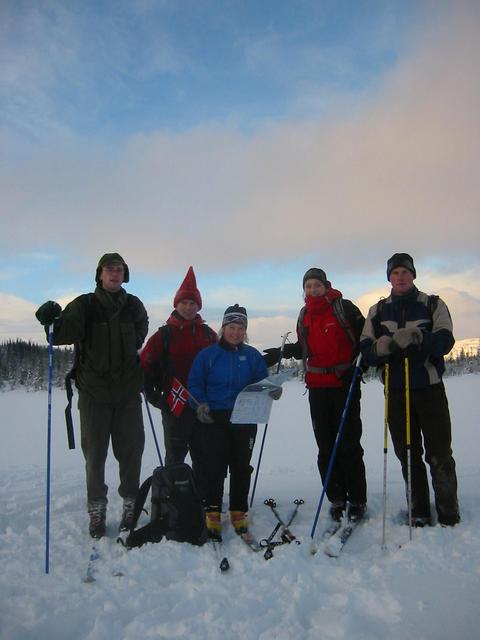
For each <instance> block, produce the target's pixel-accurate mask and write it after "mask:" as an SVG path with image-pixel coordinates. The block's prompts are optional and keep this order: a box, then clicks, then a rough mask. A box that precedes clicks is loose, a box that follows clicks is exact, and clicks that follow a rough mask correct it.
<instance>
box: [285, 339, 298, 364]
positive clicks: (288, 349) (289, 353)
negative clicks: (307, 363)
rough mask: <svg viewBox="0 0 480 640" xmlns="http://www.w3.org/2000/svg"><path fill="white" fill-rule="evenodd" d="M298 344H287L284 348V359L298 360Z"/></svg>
mask: <svg viewBox="0 0 480 640" xmlns="http://www.w3.org/2000/svg"><path fill="white" fill-rule="evenodd" d="M297 345H298V343H296V344H295V343H294V342H289V343H288V344H285V345H284V347H283V356H282V357H283V358H285V359H286V360H289V359H290V358H297V350H298V348H299V347H298V346H297Z"/></svg>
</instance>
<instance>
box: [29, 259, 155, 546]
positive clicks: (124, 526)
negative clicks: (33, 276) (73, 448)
mask: <svg viewBox="0 0 480 640" xmlns="http://www.w3.org/2000/svg"><path fill="white" fill-rule="evenodd" d="M129 277H130V274H129V269H128V266H127V264H126V263H125V261H124V259H123V258H122V257H121V256H120V255H119V254H118V253H106V254H105V255H103V256H102V257H101V258H100V260H99V262H98V266H97V270H96V274H95V281H96V284H97V286H96V289H95V292H94V293H87V294H83V295H81V296H78V297H77V298H75V299H74V300H73V301H72V302H70V303H69V304H68V305H67V306H66V307H65V309H64V310H63V311H62V309H61V307H60V305H59V304H58V303H57V302H53V301H51V300H50V301H48V302H45V303H44V304H43V305H42V306H41V307H40V308H39V309H38V310H37V312H36V317H37V319H38V320H39V321H40V322H41V324H43V325H44V326H45V327H46V328H48V326H49V325H51V324H52V323H53V343H54V344H55V345H66V344H75V349H76V372H75V381H76V386H77V389H78V393H79V399H78V408H79V411H80V428H81V443H82V451H83V455H84V457H85V469H86V481H87V508H88V513H89V516H90V524H89V532H90V535H91V536H92V537H93V538H100V537H102V536H103V535H104V534H105V528H106V511H107V491H108V487H107V485H106V484H105V461H106V458H107V453H108V447H109V442H110V439H111V440H112V449H113V453H114V455H115V458H116V459H117V460H118V463H119V475H120V485H119V488H118V492H119V494H120V496H121V497H122V498H123V514H122V519H121V522H120V526H119V529H120V530H121V531H122V530H128V529H129V528H130V525H131V524H132V522H133V506H134V503H135V498H136V495H137V492H138V487H139V481H140V471H141V462H142V454H143V448H144V442H145V434H144V428H143V417H142V405H141V396H140V392H141V390H142V387H143V373H142V369H141V367H140V362H139V357H138V350H139V349H140V347H141V346H142V344H143V341H144V340H145V337H146V335H147V333H148V317H147V312H146V310H145V307H144V306H143V304H142V302H141V301H140V300H139V299H138V298H137V297H136V296H134V295H132V294H129V293H127V292H126V291H125V289H124V288H123V287H122V284H123V283H124V282H128V281H129Z"/></svg>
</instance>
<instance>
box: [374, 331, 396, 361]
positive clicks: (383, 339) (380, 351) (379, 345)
mask: <svg viewBox="0 0 480 640" xmlns="http://www.w3.org/2000/svg"><path fill="white" fill-rule="evenodd" d="M396 348H397V345H396V344H395V342H394V341H393V339H392V338H391V337H390V336H380V338H378V340H377V341H376V343H375V351H376V354H377V356H378V357H379V358H385V357H386V356H389V355H390V354H391V353H393V352H394V351H395V349H396Z"/></svg>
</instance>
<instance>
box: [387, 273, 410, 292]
mask: <svg viewBox="0 0 480 640" xmlns="http://www.w3.org/2000/svg"><path fill="white" fill-rule="evenodd" d="M413 280H414V278H413V273H412V272H411V271H409V270H408V269H405V267H397V268H396V269H393V271H392V272H391V273H390V284H391V285H392V290H393V293H394V294H395V295H396V296H404V295H405V294H406V293H408V292H409V291H410V289H411V288H412V287H413Z"/></svg>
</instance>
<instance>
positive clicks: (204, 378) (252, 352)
mask: <svg viewBox="0 0 480 640" xmlns="http://www.w3.org/2000/svg"><path fill="white" fill-rule="evenodd" d="M267 376H268V370H267V366H266V364H265V361H264V359H263V356H262V354H261V353H260V352H259V351H257V349H255V348H254V347H251V346H250V345H248V344H244V343H242V344H240V345H239V346H238V347H233V348H232V347H230V346H229V345H227V344H225V343H224V342H222V341H220V342H218V343H216V344H213V345H211V346H210V347H207V348H206V349H203V350H202V351H200V352H199V353H198V354H197V355H196V356H195V359H194V361H193V364H192V368H191V369H190V374H189V376H188V390H189V392H190V393H191V394H192V398H195V400H196V401H197V402H200V403H202V402H206V403H207V404H208V405H209V407H210V409H212V410H213V411H221V410H231V409H233V406H234V404H235V400H236V399H237V396H238V394H239V393H240V391H242V389H244V388H245V387H246V386H247V385H249V384H253V383H254V382H259V381H260V380H263V378H266V377H267ZM190 403H191V404H192V406H195V402H194V401H192V399H191V400H190Z"/></svg>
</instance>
